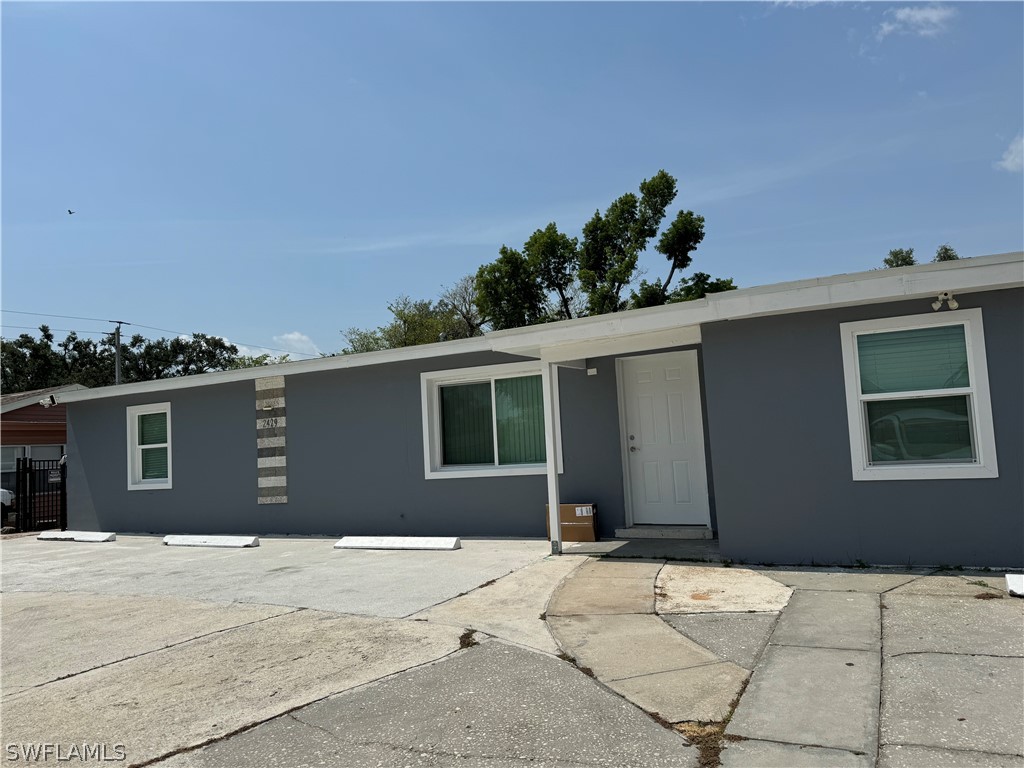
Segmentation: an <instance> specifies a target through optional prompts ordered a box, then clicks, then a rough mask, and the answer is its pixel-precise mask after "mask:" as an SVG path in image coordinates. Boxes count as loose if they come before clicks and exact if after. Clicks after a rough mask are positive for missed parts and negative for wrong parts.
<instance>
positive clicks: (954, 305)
mask: <svg viewBox="0 0 1024 768" xmlns="http://www.w3.org/2000/svg"><path fill="white" fill-rule="evenodd" d="M943 302H945V303H946V306H948V307H949V308H950V309H959V307H960V302H959V301H957V300H956V299H954V298H953V292H952V291H943V292H942V293H940V294H939V295H938V296H937V297H936V298H935V301H933V302H932V309H934V310H935V311H936V312H938V311H939V310H940V309H942V303H943Z"/></svg>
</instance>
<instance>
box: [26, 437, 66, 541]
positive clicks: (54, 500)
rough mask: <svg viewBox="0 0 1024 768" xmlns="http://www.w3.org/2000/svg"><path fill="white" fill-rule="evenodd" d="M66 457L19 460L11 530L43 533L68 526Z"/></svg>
mask: <svg viewBox="0 0 1024 768" xmlns="http://www.w3.org/2000/svg"><path fill="white" fill-rule="evenodd" d="M67 477H68V467H67V456H61V457H60V458H59V459H18V465H17V468H16V470H15V476H14V527H15V528H16V529H17V530H19V531H43V530H46V529H49V528H60V529H61V530H62V531H63V530H66V529H67V527H68V490H67Z"/></svg>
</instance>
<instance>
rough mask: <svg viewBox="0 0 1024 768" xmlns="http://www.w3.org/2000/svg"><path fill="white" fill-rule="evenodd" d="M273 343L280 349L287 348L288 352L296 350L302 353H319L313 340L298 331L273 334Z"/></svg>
mask: <svg viewBox="0 0 1024 768" xmlns="http://www.w3.org/2000/svg"><path fill="white" fill-rule="evenodd" d="M274 343H275V344H276V345H277V346H279V347H280V348H281V349H287V350H288V351H289V352H297V353H299V354H302V355H319V354H320V349H319V347H317V345H316V344H314V343H313V340H312V339H311V338H309V336H307V335H306V334H304V333H300V332H299V331H291V332H289V333H282V334H281V335H280V336H275V337H274Z"/></svg>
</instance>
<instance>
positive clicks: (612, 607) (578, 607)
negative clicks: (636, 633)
mask: <svg viewBox="0 0 1024 768" xmlns="http://www.w3.org/2000/svg"><path fill="white" fill-rule="evenodd" d="M581 570H582V567H581V568H580V570H578V571H576V572H575V573H573V574H571V575H570V576H569V578H567V579H566V580H565V582H564V583H563V584H562V586H561V587H560V588H559V589H558V591H557V592H555V594H554V595H552V596H551V601H550V602H549V603H548V617H549V618H550V617H551V616H580V615H595V614H606V615H610V614H618V613H654V576H653V575H652V576H650V577H646V576H644V577H637V576H630V577H617V576H616V577H609V578H591V577H590V576H589V575H587V574H586V573H582V574H581V573H580V571H581Z"/></svg>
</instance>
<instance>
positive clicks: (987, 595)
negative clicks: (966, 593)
mask: <svg viewBox="0 0 1024 768" xmlns="http://www.w3.org/2000/svg"><path fill="white" fill-rule="evenodd" d="M1002 597H1003V596H1002V595H1000V594H997V593H996V592H979V593H978V594H976V595H975V596H974V599H975V600H1001V599H1002Z"/></svg>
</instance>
